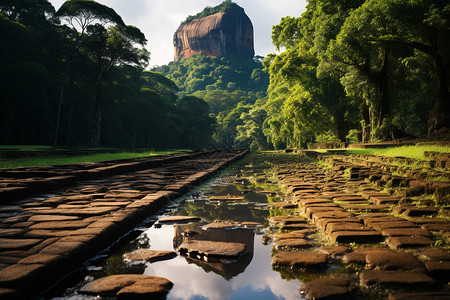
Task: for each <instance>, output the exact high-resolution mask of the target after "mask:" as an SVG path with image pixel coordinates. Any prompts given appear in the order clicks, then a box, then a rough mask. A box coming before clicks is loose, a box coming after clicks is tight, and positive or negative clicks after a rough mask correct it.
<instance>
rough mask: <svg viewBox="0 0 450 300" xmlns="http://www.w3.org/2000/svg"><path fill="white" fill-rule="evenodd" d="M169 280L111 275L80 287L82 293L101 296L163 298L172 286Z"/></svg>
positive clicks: (129, 275) (141, 276)
mask: <svg viewBox="0 0 450 300" xmlns="http://www.w3.org/2000/svg"><path fill="white" fill-rule="evenodd" d="M172 286H173V283H172V282H170V281H169V280H167V279H165V278H162V277H156V276H147V275H136V274H126V275H111V276H107V277H104V278H100V279H97V280H94V281H92V282H90V283H88V284H86V285H84V286H83V287H81V289H80V293H82V294H87V295H99V296H109V297H113V296H119V297H128V298H130V297H144V296H145V297H149V299H150V298H152V297H157V298H163V297H165V295H167V293H168V292H169V290H170V289H171V288H172Z"/></svg>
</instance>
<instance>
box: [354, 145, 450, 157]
mask: <svg viewBox="0 0 450 300" xmlns="http://www.w3.org/2000/svg"><path fill="white" fill-rule="evenodd" d="M347 152H348V153H351V154H367V155H383V156H390V157H408V158H415V159H420V160H427V159H429V158H428V157H425V155H424V152H439V153H450V147H448V146H436V145H420V144H417V145H414V146H400V147H388V148H368V149H349V150H347Z"/></svg>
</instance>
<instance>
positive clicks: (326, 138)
mask: <svg viewBox="0 0 450 300" xmlns="http://www.w3.org/2000/svg"><path fill="white" fill-rule="evenodd" d="M316 141H317V142H318V143H336V142H340V140H339V139H338V138H337V137H336V135H334V133H333V132H331V131H327V132H325V133H322V134H319V135H317V136H316Z"/></svg>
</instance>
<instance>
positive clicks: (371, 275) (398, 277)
mask: <svg viewBox="0 0 450 300" xmlns="http://www.w3.org/2000/svg"><path fill="white" fill-rule="evenodd" d="M359 279H360V282H361V284H362V285H364V286H372V285H375V284H380V285H386V284H389V285H391V284H395V285H403V286H405V285H406V286H415V285H419V284H420V285H430V284H433V283H434V280H433V278H431V277H430V276H428V275H426V274H424V273H420V272H407V271H378V270H365V271H363V272H361V274H360V276H359Z"/></svg>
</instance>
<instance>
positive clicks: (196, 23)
mask: <svg viewBox="0 0 450 300" xmlns="http://www.w3.org/2000/svg"><path fill="white" fill-rule="evenodd" d="M173 44H174V46H175V61H178V60H184V59H186V58H188V57H190V56H192V55H195V54H203V55H207V56H241V57H245V58H253V56H254V55H255V50H254V47H253V25H252V22H251V21H250V19H249V17H248V16H247V15H246V14H245V12H244V11H243V10H229V11H225V12H220V13H216V14H213V15H210V16H206V17H203V18H197V19H193V20H190V21H187V22H184V23H182V24H181V25H180V27H178V29H177V31H176V32H175V34H174V37H173Z"/></svg>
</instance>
